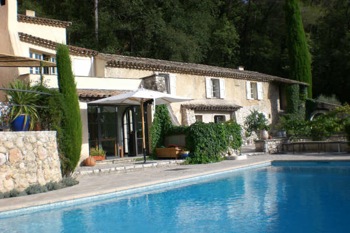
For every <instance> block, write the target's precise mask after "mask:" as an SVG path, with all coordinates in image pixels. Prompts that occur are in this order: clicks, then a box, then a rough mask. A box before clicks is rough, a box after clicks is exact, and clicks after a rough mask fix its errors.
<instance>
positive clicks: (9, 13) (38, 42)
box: [0, 0, 305, 159]
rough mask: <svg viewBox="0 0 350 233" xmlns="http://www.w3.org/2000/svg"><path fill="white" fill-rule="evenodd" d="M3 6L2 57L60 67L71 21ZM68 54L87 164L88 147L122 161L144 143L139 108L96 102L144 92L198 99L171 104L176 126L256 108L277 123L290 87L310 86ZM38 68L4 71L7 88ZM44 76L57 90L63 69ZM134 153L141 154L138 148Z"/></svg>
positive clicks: (35, 77) (203, 68)
mask: <svg viewBox="0 0 350 233" xmlns="http://www.w3.org/2000/svg"><path fill="white" fill-rule="evenodd" d="M4 3H5V4H4V5H1V6H0V40H1V41H2V43H0V54H2V53H3V54H11V55H16V56H23V57H32V58H36V59H41V60H47V61H52V62H55V52H56V46H57V44H58V43H63V44H66V36H67V34H66V28H67V27H69V26H70V25H71V22H64V21H59V20H54V19H47V18H41V17H37V16H35V12H33V11H27V12H26V14H25V15H21V14H18V13H17V1H16V0H5V1H4ZM68 48H69V51H70V56H71V61H72V69H73V73H74V75H75V81H76V85H77V90H78V95H79V101H80V107H81V117H82V121H83V146H82V155H81V159H84V158H86V157H87V156H88V153H89V148H90V147H92V146H95V145H103V147H104V148H107V149H108V153H109V154H110V155H112V156H115V155H120V154H121V151H122V152H123V153H122V154H129V155H131V147H133V148H134V147H135V148H138V147H139V142H140V138H139V131H140V128H139V126H138V122H139V116H140V114H141V113H140V112H139V108H138V107H137V106H104V107H97V106H91V105H89V104H88V103H89V102H90V101H92V100H96V99H100V98H104V97H109V96H111V95H116V94H119V93H123V92H126V91H130V90H136V89H137V88H139V87H141V86H143V87H145V88H149V89H153V90H158V91H162V92H167V93H170V94H174V95H177V96H182V97H188V98H191V99H193V100H192V101H188V102H183V103H174V104H171V105H170V106H169V110H170V112H171V115H172V119H173V121H174V123H176V124H182V125H190V124H192V123H194V122H196V121H203V122H221V121H227V120H231V119H232V120H235V121H237V122H238V123H239V124H243V122H244V119H245V117H246V116H247V115H248V114H249V113H250V111H251V110H253V109H256V110H258V111H259V112H263V113H264V114H265V115H266V117H267V118H268V120H269V121H270V122H271V123H275V122H276V120H277V119H278V114H279V113H280V112H281V111H283V110H284V109H285V107H286V100H285V95H284V88H285V87H286V85H290V84H299V85H305V84H304V83H300V82H296V81H292V80H289V79H284V78H280V77H276V76H271V75H267V74H262V73H258V72H254V71H247V70H244V69H243V68H238V69H228V68H222V67H214V66H207V65H202V64H192V63H182V62H174V61H165V60H157V59H150V58H141V57H130V56H121V55H115V54H104V53H100V52H98V51H95V50H91V49H86V48H81V47H76V46H71V45H68ZM39 69H40V68H34V67H29V68H22V67H18V68H5V67H0V80H1V85H7V84H8V83H9V82H11V81H12V80H14V79H17V78H21V79H24V80H28V81H30V82H31V83H35V82H38V81H39V80H40V75H39V73H40V72H39V71H40V70H39ZM42 73H43V77H44V83H45V85H47V86H48V87H51V88H57V87H58V85H57V70H56V68H43V70H42ZM2 100H4V96H2ZM150 121H151V120H150ZM148 123H149V124H150V123H151V122H148ZM132 133H134V134H132ZM131 135H132V136H131ZM130 142H133V143H131V144H130ZM132 144H133V146H132ZM140 151H141V150H140ZM135 153H136V154H138V152H137V150H136V152H135ZM135 153H134V155H135Z"/></svg>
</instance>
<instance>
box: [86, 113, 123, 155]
mask: <svg viewBox="0 0 350 233" xmlns="http://www.w3.org/2000/svg"><path fill="white" fill-rule="evenodd" d="M117 113H118V109H117V108H116V107H115V106H89V107H88V130H89V145H90V147H100V148H101V147H102V149H103V150H104V151H106V156H116V155H117V154H118V151H117V148H118V145H117V144H118V130H117V129H118V118H117V117H118V115H117Z"/></svg>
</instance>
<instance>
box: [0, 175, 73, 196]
mask: <svg viewBox="0 0 350 233" xmlns="http://www.w3.org/2000/svg"><path fill="white" fill-rule="evenodd" d="M77 184H79V181H77V180H76V179H74V178H72V177H65V178H63V179H62V180H61V181H59V182H53V181H51V182H49V183H47V184H45V185H39V184H34V185H31V186H29V187H28V188H26V189H25V190H24V191H22V192H20V191H18V190H17V189H13V190H11V191H9V192H5V193H2V192H0V199H3V198H9V197H19V196H26V195H31V194H38V193H44V192H48V191H54V190H59V189H62V188H66V187H70V186H74V185H77Z"/></svg>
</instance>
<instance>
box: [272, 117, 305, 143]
mask: <svg viewBox="0 0 350 233" xmlns="http://www.w3.org/2000/svg"><path fill="white" fill-rule="evenodd" d="M278 128H280V129H282V130H285V131H286V132H287V135H288V137H289V139H291V140H293V139H296V138H301V137H308V136H309V135H310V127H309V123H308V122H307V121H305V119H304V117H302V116H300V115H299V114H286V115H284V116H282V117H281V118H280V119H279V124H278Z"/></svg>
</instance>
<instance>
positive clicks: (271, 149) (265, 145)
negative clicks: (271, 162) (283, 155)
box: [255, 138, 287, 154]
mask: <svg viewBox="0 0 350 233" xmlns="http://www.w3.org/2000/svg"><path fill="white" fill-rule="evenodd" d="M286 140H287V139H285V138H278V139H268V140H255V151H256V152H265V153H269V154H275V153H279V152H281V151H282V144H283V143H285V142H286Z"/></svg>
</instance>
